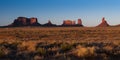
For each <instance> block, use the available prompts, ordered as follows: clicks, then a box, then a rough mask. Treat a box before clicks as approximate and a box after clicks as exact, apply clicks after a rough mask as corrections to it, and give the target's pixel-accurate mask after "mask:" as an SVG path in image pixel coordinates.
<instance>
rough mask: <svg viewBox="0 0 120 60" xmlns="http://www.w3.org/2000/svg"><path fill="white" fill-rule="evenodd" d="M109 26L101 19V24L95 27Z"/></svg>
mask: <svg viewBox="0 0 120 60" xmlns="http://www.w3.org/2000/svg"><path fill="white" fill-rule="evenodd" d="M108 26H110V25H109V24H108V23H107V21H106V20H105V18H104V17H103V18H102V22H101V23H100V24H99V25H98V26H97V27H108Z"/></svg>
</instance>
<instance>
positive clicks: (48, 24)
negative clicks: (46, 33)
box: [43, 20, 57, 27]
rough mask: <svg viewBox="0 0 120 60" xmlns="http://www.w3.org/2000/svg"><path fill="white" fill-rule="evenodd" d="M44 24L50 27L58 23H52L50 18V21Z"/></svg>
mask: <svg viewBox="0 0 120 60" xmlns="http://www.w3.org/2000/svg"><path fill="white" fill-rule="evenodd" d="M43 26H46V27H47V26H48V27H49V26H57V25H55V24H52V22H51V21H50V20H49V21H48V23H46V24H43Z"/></svg>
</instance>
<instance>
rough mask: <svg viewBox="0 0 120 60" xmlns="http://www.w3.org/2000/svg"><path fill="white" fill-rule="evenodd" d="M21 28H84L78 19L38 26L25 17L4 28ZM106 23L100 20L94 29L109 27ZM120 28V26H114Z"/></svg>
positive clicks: (35, 19)
mask: <svg viewBox="0 0 120 60" xmlns="http://www.w3.org/2000/svg"><path fill="white" fill-rule="evenodd" d="M22 26H41V27H84V25H83V24H82V20H81V19H78V20H77V22H76V21H74V20H64V21H63V24H62V25H56V24H53V23H52V22H51V21H50V20H48V22H47V23H45V24H40V23H39V22H38V20H37V18H35V17H32V18H26V17H18V18H17V19H15V20H14V21H13V23H12V24H10V25H8V26H5V27H22ZM109 26H111V25H109V24H108V23H107V21H106V20H105V18H104V17H103V18H102V22H101V23H100V24H99V25H97V26H96V27H109ZM116 26H120V25H116Z"/></svg>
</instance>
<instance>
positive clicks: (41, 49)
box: [36, 48, 47, 55]
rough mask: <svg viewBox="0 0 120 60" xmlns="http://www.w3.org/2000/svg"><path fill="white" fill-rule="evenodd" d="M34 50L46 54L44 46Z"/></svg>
mask: <svg viewBox="0 0 120 60" xmlns="http://www.w3.org/2000/svg"><path fill="white" fill-rule="evenodd" d="M36 52H37V53H38V54H40V55H46V53H47V51H46V50H45V49H44V48H38V49H37V50H36Z"/></svg>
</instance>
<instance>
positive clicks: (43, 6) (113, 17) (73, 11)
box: [0, 0, 120, 26]
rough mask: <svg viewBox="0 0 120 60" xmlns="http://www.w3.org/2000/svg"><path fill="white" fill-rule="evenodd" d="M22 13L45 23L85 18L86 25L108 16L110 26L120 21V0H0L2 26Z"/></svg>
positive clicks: (60, 22) (59, 22)
mask: <svg viewBox="0 0 120 60" xmlns="http://www.w3.org/2000/svg"><path fill="white" fill-rule="evenodd" d="M19 16H23V17H28V18H29V17H37V18H38V22H39V23H41V24H44V23H47V21H48V20H51V22H52V23H54V24H58V25H59V24H62V22H63V20H67V19H69V20H76V21H77V19H78V18H81V19H82V21H83V25H85V26H96V25H98V24H99V23H100V22H101V19H102V17H105V18H106V20H107V21H108V23H109V24H110V25H117V24H120V0H0V26H2V25H8V24H10V23H12V22H13V20H14V19H16V18H17V17H19Z"/></svg>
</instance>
